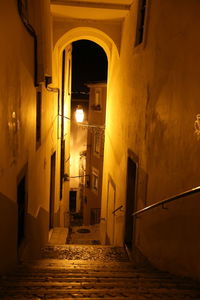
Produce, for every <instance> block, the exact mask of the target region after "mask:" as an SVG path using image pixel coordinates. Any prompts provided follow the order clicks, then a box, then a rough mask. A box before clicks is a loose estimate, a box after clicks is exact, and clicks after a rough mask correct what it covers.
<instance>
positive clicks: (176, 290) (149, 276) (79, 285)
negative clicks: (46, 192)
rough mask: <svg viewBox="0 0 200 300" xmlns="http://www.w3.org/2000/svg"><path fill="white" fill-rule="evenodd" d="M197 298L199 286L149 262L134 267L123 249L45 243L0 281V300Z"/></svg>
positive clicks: (169, 299) (165, 299)
mask: <svg viewBox="0 0 200 300" xmlns="http://www.w3.org/2000/svg"><path fill="white" fill-rule="evenodd" d="M74 298H76V299H77V300H78V299H79V300H80V299H85V300H86V299H93V300H96V299H107V300H109V299H113V298H114V299H115V300H120V299H121V300H122V299H125V298H126V299H133V300H144V299H153V300H154V299H155V300H156V299H163V300H175V299H176V300H181V299H186V300H187V299H200V286H199V285H198V283H194V282H192V281H191V280H188V279H184V278H178V277H176V276H173V275H170V274H168V273H166V272H161V271H158V270H156V269H154V268H153V267H151V266H149V265H145V266H141V267H135V266H134V264H133V263H132V262H130V261H128V258H127V256H126V254H125V252H124V251H123V249H122V248H117V247H109V246H97V245H95V246H85V245H83V246H82V245H79V246H78V245H65V246H47V247H45V248H44V249H43V250H42V257H41V259H38V260H37V261H34V262H32V263H24V264H21V265H20V266H18V267H17V269H16V271H15V273H14V274H10V275H9V276H7V277H6V276H3V277H2V278H1V280H0V299H20V300H25V299H35V300H39V299H57V300H61V299H74Z"/></svg>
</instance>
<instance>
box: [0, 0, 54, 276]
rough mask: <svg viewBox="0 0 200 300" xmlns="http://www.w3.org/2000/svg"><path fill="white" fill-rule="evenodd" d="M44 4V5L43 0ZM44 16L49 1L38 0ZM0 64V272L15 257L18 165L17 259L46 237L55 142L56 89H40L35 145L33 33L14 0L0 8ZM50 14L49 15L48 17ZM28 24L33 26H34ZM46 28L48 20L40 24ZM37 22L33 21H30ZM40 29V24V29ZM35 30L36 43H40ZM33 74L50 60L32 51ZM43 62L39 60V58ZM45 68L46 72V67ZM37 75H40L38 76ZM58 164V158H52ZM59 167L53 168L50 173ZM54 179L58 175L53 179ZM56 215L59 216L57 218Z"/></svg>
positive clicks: (32, 16) (31, 13)
mask: <svg viewBox="0 0 200 300" xmlns="http://www.w3.org/2000/svg"><path fill="white" fill-rule="evenodd" d="M29 4H30V8H31V9H30V11H29V17H30V20H31V21H33V23H34V25H35V24H36V23H37V22H40V20H39V17H38V18H37V14H36V11H34V10H33V9H32V8H33V7H34V4H36V3H35V1H33V2H31V1H29ZM44 4H45V5H44ZM43 5H44V7H43V9H44V10H45V11H46V13H47V15H48V11H49V2H48V1H45V3H44V2H43ZM0 14H1V15H0V25H1V26H0V28H1V29H0V31H1V33H0V36H1V47H0V56H1V68H0V111H1V118H0V128H1V135H0V144H1V147H0V197H1V201H0V220H1V221H0V222H1V224H0V225H1V226H0V227H1V230H0V242H1V249H0V256H1V260H0V272H3V271H6V270H8V269H9V268H10V267H12V266H13V265H14V264H15V263H16V261H17V226H18V225H17V224H18V220H17V215H18V209H17V184H18V181H19V180H20V176H21V173H22V170H23V169H24V167H25V166H26V170H27V209H26V219H25V239H24V241H23V243H22V244H21V247H20V249H19V256H20V259H25V258H27V257H30V255H34V256H35V255H36V254H37V253H38V251H39V248H40V247H41V246H42V245H43V244H44V243H46V242H47V240H48V223H49V217H48V213H49V192H50V158H51V154H52V153H53V152H54V151H56V152H58V150H59V148H58V146H57V94H56V93H52V92H49V91H47V90H46V88H45V86H44V84H43V83H42V84H41V87H40V88H41V92H42V127H41V128H42V129H41V130H42V134H41V146H40V147H39V148H38V149H36V88H35V86H34V63H33V62H34V59H33V58H34V56H33V53H34V50H33V49H34V48H33V45H34V44H33V38H32V37H31V36H30V35H29V33H28V32H27V30H26V29H25V27H24V25H23V24H22V21H21V19H20V17H19V14H18V11H17V2H16V1H14V0H8V1H7V0H5V1H2V3H1V12H0ZM49 17H50V16H49ZM34 25H33V26H34ZM45 26H46V29H48V31H49V32H50V30H51V29H49V28H51V27H49V26H50V24H49V23H47V22H46V24H45ZM36 27H37V26H36ZM43 30H45V28H43ZM41 32H42V31H40V33H38V36H40V37H38V39H39V41H40V42H39V43H40V44H39V45H41V43H42V45H43V47H45V46H47V47H48V48H49V45H47V44H48V43H49V41H50V38H49V36H48V34H47V33H46V39H47V40H48V42H46V41H45V40H44V39H43V38H42V36H41ZM38 54H39V61H40V62H41V65H40V67H39V69H38V70H39V71H38V72H39V74H40V75H39V77H38V78H39V79H40V80H42V81H44V75H48V76H50V75H51V61H50V60H49V62H48V60H46V61H45V62H44V60H43V56H42V54H41V52H40V50H39V51H38ZM42 62H43V63H42ZM47 69H49V72H47V71H46V70H47ZM41 74H43V75H41ZM56 164H58V160H57V162H56ZM58 175H59V172H58V171H57V175H56V177H58ZM57 181H58V180H57ZM58 194H59V187H58V184H57V186H56V196H55V202H56V203H55V218H58V217H57V216H56V214H57V213H58V211H59V197H58ZM58 219H59V218H58Z"/></svg>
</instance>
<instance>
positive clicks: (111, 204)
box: [106, 176, 116, 245]
mask: <svg viewBox="0 0 200 300" xmlns="http://www.w3.org/2000/svg"><path fill="white" fill-rule="evenodd" d="M115 194H116V187H115V184H114V182H113V180H112V179H111V177H110V176H109V180H108V190H107V230H106V232H107V236H106V244H108V245H113V244H114V236H115V215H114V214H113V212H114V210H115Z"/></svg>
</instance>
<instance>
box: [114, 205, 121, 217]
mask: <svg viewBox="0 0 200 300" xmlns="http://www.w3.org/2000/svg"><path fill="white" fill-rule="evenodd" d="M122 207H123V205H120V206H119V207H118V208H116V209H115V210H113V212H112V214H113V215H114V213H116V211H118V210H121V209H122Z"/></svg>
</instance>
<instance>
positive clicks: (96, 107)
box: [92, 88, 102, 110]
mask: <svg viewBox="0 0 200 300" xmlns="http://www.w3.org/2000/svg"><path fill="white" fill-rule="evenodd" d="M101 97H102V96H101V89H99V88H98V89H95V97H94V104H93V105H92V109H94V110H101Z"/></svg>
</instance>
